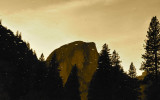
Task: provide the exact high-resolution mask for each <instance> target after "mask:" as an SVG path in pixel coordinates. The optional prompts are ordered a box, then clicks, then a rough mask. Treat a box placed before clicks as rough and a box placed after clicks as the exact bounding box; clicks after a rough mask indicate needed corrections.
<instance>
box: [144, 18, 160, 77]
mask: <svg viewBox="0 0 160 100" xmlns="http://www.w3.org/2000/svg"><path fill="white" fill-rule="evenodd" d="M159 25H160V24H159V21H158V19H157V17H156V16H155V17H153V18H152V19H151V22H150V26H149V28H148V31H147V40H146V41H145V42H146V45H144V49H145V54H143V55H142V58H143V59H144V61H143V62H142V67H141V69H142V70H145V71H147V72H148V73H152V74H154V75H156V79H157V75H158V68H159V65H160V62H159V59H160V56H159V55H160V52H159V50H160V34H159V30H160V27H159Z"/></svg>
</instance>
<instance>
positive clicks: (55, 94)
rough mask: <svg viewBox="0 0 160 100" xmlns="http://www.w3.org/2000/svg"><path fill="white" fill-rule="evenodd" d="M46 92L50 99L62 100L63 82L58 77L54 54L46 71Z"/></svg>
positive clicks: (57, 65) (58, 72) (57, 64)
mask: <svg viewBox="0 0 160 100" xmlns="http://www.w3.org/2000/svg"><path fill="white" fill-rule="evenodd" d="M46 83H47V84H46V86H45V87H46V91H47V92H48V94H49V97H50V98H51V99H55V100H62V98H63V82H62V78H61V77H60V70H59V63H58V61H57V58H56V54H54V55H53V57H52V60H51V62H50V65H49V69H48V76H47V81H46Z"/></svg>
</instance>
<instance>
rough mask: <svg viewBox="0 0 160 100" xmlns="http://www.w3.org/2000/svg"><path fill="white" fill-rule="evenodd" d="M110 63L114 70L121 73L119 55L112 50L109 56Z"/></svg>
mask: <svg viewBox="0 0 160 100" xmlns="http://www.w3.org/2000/svg"><path fill="white" fill-rule="evenodd" d="M111 63H112V67H114V68H116V69H117V70H119V71H123V68H122V67H121V64H120V63H121V61H120V56H119V54H118V53H117V52H116V51H115V50H114V51H113V53H112V56H111Z"/></svg>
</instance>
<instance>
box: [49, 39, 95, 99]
mask: <svg viewBox="0 0 160 100" xmlns="http://www.w3.org/2000/svg"><path fill="white" fill-rule="evenodd" d="M54 53H55V54H56V57H57V60H58V62H59V64H60V70H61V71H60V75H61V77H62V79H63V82H64V84H65V83H66V81H67V79H68V76H69V74H70V72H71V69H72V67H73V66H74V65H75V64H76V65H77V67H78V76H79V82H80V92H81V99H82V100H87V94H88V86H89V83H90V81H91V79H92V76H93V74H94V72H95V70H96V68H97V62H98V52H97V49H96V46H95V43H93V42H90V43H86V42H82V41H76V42H72V43H69V44H66V45H64V46H62V47H60V48H58V49H56V50H55V51H53V52H52V53H51V54H50V55H49V57H48V58H47V63H49V62H50V60H51V58H52V56H53V54H54Z"/></svg>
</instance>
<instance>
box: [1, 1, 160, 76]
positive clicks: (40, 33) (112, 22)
mask: <svg viewBox="0 0 160 100" xmlns="http://www.w3.org/2000/svg"><path fill="white" fill-rule="evenodd" d="M159 5H160V1H159V0H43V1H42V0H0V18H1V19H2V24H3V25H4V26H7V27H8V28H10V29H11V30H13V31H14V32H16V31H17V30H18V31H20V32H22V37H23V39H24V40H26V41H28V42H29V43H30V44H31V47H32V48H33V49H34V50H36V52H37V55H38V57H39V56H40V54H41V53H44V55H45V57H47V56H48V55H49V54H50V53H51V52H52V51H53V50H54V49H56V48H58V47H60V46H62V45H64V44H66V43H69V42H73V41H77V40H82V41H85V42H95V43H96V46H97V48H98V51H100V50H101V48H102V45H103V44H104V43H107V44H108V45H109V48H110V49H111V52H112V51H113V50H114V49H115V50H116V51H117V52H118V53H119V55H120V57H121V60H122V66H123V68H124V70H125V71H128V69H129V65H130V63H131V62H133V63H134V65H135V66H136V68H137V73H138V75H140V74H141V71H140V70H139V67H140V66H141V62H142V59H141V54H143V53H144V49H143V44H144V40H145V38H146V37H145V36H146V34H147V29H148V26H149V23H150V20H151V18H152V17H153V16H157V17H158V18H159V16H160V13H159V11H160V6H159Z"/></svg>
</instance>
